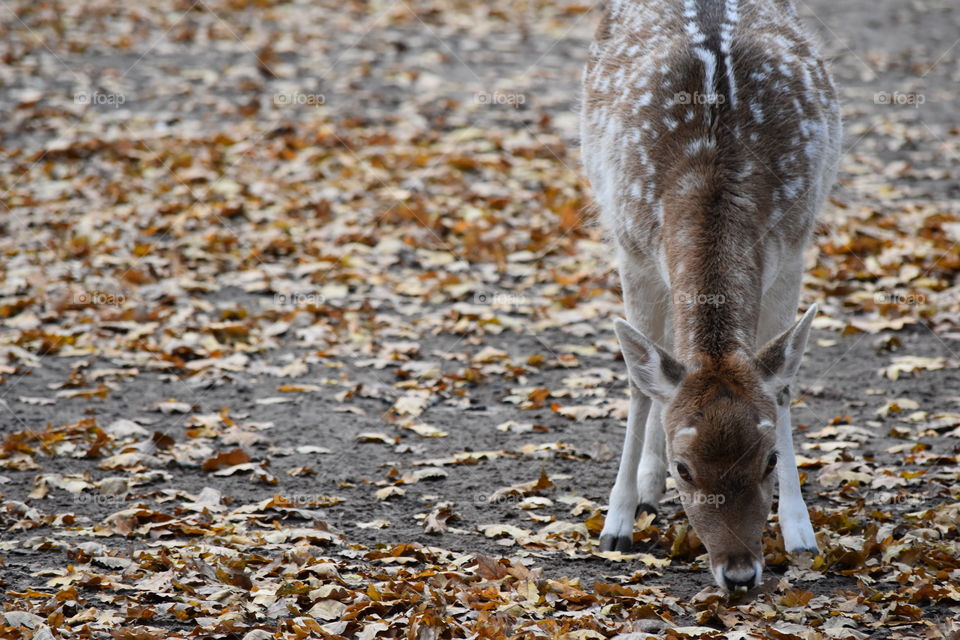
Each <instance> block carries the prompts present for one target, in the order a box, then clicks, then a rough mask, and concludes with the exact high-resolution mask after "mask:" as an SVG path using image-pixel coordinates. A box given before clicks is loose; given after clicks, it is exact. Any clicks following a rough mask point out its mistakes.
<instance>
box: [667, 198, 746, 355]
mask: <svg viewBox="0 0 960 640" xmlns="http://www.w3.org/2000/svg"><path fill="white" fill-rule="evenodd" d="M753 209H754V208H753V207H751V206H750V200H748V199H745V198H737V197H735V196H731V195H729V194H725V195H724V194H722V195H720V196H719V197H716V198H714V197H708V198H702V199H697V198H694V199H693V201H692V202H690V201H688V202H683V203H677V205H676V206H675V208H674V215H670V216H667V219H668V221H669V222H667V223H666V224H665V225H664V229H663V232H664V238H663V239H664V254H665V258H666V263H667V271H668V274H669V278H670V290H671V294H672V300H671V305H672V316H673V331H674V336H673V338H674V345H675V349H676V353H677V355H678V356H679V358H680V359H681V360H682V361H684V362H688V363H696V362H703V361H704V360H707V361H713V362H721V361H723V360H725V358H726V356H728V355H730V354H733V353H738V352H739V353H752V352H753V351H754V349H755V348H756V344H755V343H756V339H757V329H758V324H759V319H760V299H761V294H762V286H763V282H762V281H763V271H764V250H765V247H764V242H763V241H762V240H763V236H762V235H761V234H762V225H761V224H759V220H760V219H761V218H759V217H758V216H757V214H756V212H755V211H754V210H753Z"/></svg>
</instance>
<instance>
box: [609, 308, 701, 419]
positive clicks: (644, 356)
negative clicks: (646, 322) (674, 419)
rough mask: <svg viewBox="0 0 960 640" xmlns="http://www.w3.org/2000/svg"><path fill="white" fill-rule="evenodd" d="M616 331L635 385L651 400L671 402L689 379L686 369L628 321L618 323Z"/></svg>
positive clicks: (614, 325) (616, 321) (614, 326)
mask: <svg viewBox="0 0 960 640" xmlns="http://www.w3.org/2000/svg"><path fill="white" fill-rule="evenodd" d="M613 329H614V331H616V333H617V338H619V339H620V349H621V350H622V351H623V359H624V360H625V361H626V363H627V374H628V375H629V376H630V380H631V382H633V384H634V385H636V386H637V387H638V388H639V389H640V390H641V391H642V392H643V393H644V394H645V395H646V396H647V397H649V398H652V399H654V400H659V401H660V402H663V403H667V402H669V401H670V399H671V398H672V397H673V395H674V394H675V393H676V391H677V387H678V386H679V385H680V381H681V380H683V377H684V375H686V371H685V370H684V368H683V365H682V364H680V363H679V362H677V361H676V360H674V359H673V357H672V356H670V354H668V353H667V352H666V351H664V350H663V349H661V348H660V347H658V346H657V345H655V344H654V343H653V342H651V341H650V339H649V338H647V337H646V336H645V335H643V334H642V333H640V332H639V331H638V330H637V329H636V328H634V326H633V325H632V324H630V323H629V322H627V321H626V320H621V319H620V318H617V319H616V320H614V321H613Z"/></svg>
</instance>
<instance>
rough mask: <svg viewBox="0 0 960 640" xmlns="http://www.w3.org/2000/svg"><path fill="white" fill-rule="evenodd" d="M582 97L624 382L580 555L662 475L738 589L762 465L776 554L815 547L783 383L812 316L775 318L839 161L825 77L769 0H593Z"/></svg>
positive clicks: (630, 518) (620, 540) (643, 500)
mask: <svg viewBox="0 0 960 640" xmlns="http://www.w3.org/2000/svg"><path fill="white" fill-rule="evenodd" d="M583 90H584V97H583V107H582V114H581V145H582V155H583V163H584V166H585V168H586V172H587V175H588V177H589V180H590V182H591V184H592V186H593V190H594V196H595V200H596V201H597V203H598V205H599V211H600V216H599V217H600V220H601V223H602V225H603V226H604V227H605V229H606V231H607V232H608V234H609V236H610V237H611V242H612V243H613V244H614V245H615V247H616V252H617V254H618V256H617V257H618V262H619V270H620V279H621V283H622V287H623V297H624V306H625V311H626V316H627V320H628V322H625V321H623V320H619V319H618V320H617V321H616V322H615V330H616V333H617V336H618V338H619V340H620V344H621V349H622V351H623V355H624V360H625V361H626V365H627V372H628V378H629V384H630V391H631V398H630V409H629V416H628V419H627V433H626V439H625V441H624V445H623V451H622V454H621V458H620V468H619V471H618V473H617V478H616V482H615V483H614V486H613V490H612V491H611V493H610V506H609V510H608V513H607V517H606V522H605V524H604V527H603V531H602V533H601V536H600V548H601V549H602V550H620V551H626V550H629V549H630V548H631V544H632V536H633V525H634V518H635V515H636V513H637V512H638V510H639V509H643V510H645V511H648V512H655V510H656V506H657V504H658V503H659V501H660V499H661V498H662V496H663V493H664V489H665V487H664V483H665V481H666V477H667V473H668V472H669V473H670V474H671V475H672V477H673V479H674V481H675V483H676V486H677V489H678V491H679V495H680V499H681V504H682V506H683V508H684V510H685V512H686V514H687V517H688V519H689V521H690V523H691V525H692V526H693V529H694V531H696V533H697V535H698V536H699V537H700V539H701V540H702V541H703V543H704V545H705V547H706V549H707V552H708V554H709V558H710V566H711V571H712V573H713V576H714V578H715V580H716V582H717V583H718V584H719V585H720V586H721V587H725V588H727V589H731V590H732V589H735V588H738V587H747V588H749V587H753V586H756V585H758V584H759V582H760V577H761V573H762V569H763V552H762V549H761V535H762V532H763V529H764V526H765V524H766V521H767V518H768V516H769V513H770V508H771V505H772V501H773V483H774V475H776V478H777V479H778V481H779V487H780V490H779V508H778V516H779V521H780V527H781V530H782V532H783V538H784V542H785V545H786V550H787V551H788V552H802V551H816V550H817V540H816V537H815V535H814V530H813V527H812V526H811V523H810V516H809V513H808V511H807V507H806V504H805V503H804V501H803V497H802V495H801V490H800V480H799V476H798V472H797V466H796V458H795V455H794V449H793V440H792V428H791V425H790V386H791V382H792V381H793V379H794V376H795V374H796V373H797V369H798V368H799V366H800V361H801V359H802V357H803V352H804V349H805V346H806V343H807V336H808V334H809V331H810V325H811V321H812V320H813V318H814V316H815V315H816V305H813V306H811V307H810V308H809V309H808V310H807V312H806V313H805V314H804V315H803V317H802V318H801V319H800V320H799V321H798V322H796V323H794V318H795V315H794V314H795V313H796V309H797V306H798V303H799V296H800V285H801V277H802V271H803V250H804V247H805V246H806V243H807V241H808V240H809V236H810V235H811V229H812V227H813V226H814V222H815V219H816V216H817V212H818V210H819V209H820V207H821V206H822V204H823V202H824V200H825V198H826V195H827V192H828V191H829V189H830V187H831V185H832V183H833V180H834V178H835V175H836V167H837V164H838V161H839V156H840V146H839V145H840V139H841V126H840V117H839V110H838V105H837V98H836V94H835V91H834V88H833V85H832V81H831V79H830V76H829V74H828V72H827V70H826V68H825V66H824V63H823V61H822V60H821V59H820V57H819V56H818V54H817V52H816V50H815V48H814V45H813V44H811V42H810V40H809V39H808V38H807V37H806V36H805V34H804V32H803V29H802V28H801V24H800V18H799V16H798V15H797V12H796V9H795V7H794V6H793V4H792V3H791V2H790V1H789V0H685V1H680V0H612V1H611V2H610V3H609V6H608V7H607V9H606V13H605V15H604V16H603V18H602V21H601V23H600V25H599V27H598V29H597V33H596V38H595V41H594V42H593V44H592V46H591V49H590V53H589V60H588V62H587V66H586V70H585V73H584V82H583ZM774 472H776V473H774Z"/></svg>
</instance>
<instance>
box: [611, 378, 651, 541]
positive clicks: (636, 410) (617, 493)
mask: <svg viewBox="0 0 960 640" xmlns="http://www.w3.org/2000/svg"><path fill="white" fill-rule="evenodd" d="M649 412H650V399H649V398H648V397H646V396H645V395H643V393H642V392H641V391H640V390H639V389H637V388H636V387H635V386H634V385H633V383H631V384H630V410H629V413H628V414H627V434H626V436H625V437H624V439H623V451H622V452H621V453H620V468H619V469H618V470H617V480H616V482H614V483H613V490H612V491H611V492H610V506H609V507H608V508H607V518H606V520H605V521H604V523H603V531H601V533H600V550H601V551H622V552H625V553H626V552H629V551H630V550H631V548H632V547H633V522H634V519H635V518H636V510H637V501H638V500H639V495H638V493H637V469H638V467H639V465H640V453H641V451H643V448H644V447H643V444H644V442H643V441H644V423H645V422H646V421H647V413H649Z"/></svg>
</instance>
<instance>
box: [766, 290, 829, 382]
mask: <svg viewBox="0 0 960 640" xmlns="http://www.w3.org/2000/svg"><path fill="white" fill-rule="evenodd" d="M816 315H817V305H816V303H814V304H812V305H810V308H809V309H807V312H806V313H805V314H803V317H802V318H800V319H799V320H797V323H796V324H795V325H793V326H792V327H791V328H789V329H787V330H786V331H784V332H783V333H781V334H780V335H779V336H777V337H776V338H774V339H773V340H771V341H770V342H769V343H767V345H766V346H765V347H764V348H763V349H761V350H760V353H758V354H757V355H756V356H755V357H754V360H753V362H754V365H756V367H757V369H758V370H759V371H760V375H761V376H763V380H764V382H766V383H767V384H771V385H773V386H774V388H775V389H777V390H779V389H781V388H782V387H786V386H789V385H790V383H791V382H793V377H794V376H795V375H797V370H798V369H799V368H800V362H801V361H802V360H803V351H804V349H806V347H807V338H808V337H809V336H810V325H811V324H812V323H813V318H814V317H815V316H816Z"/></svg>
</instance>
